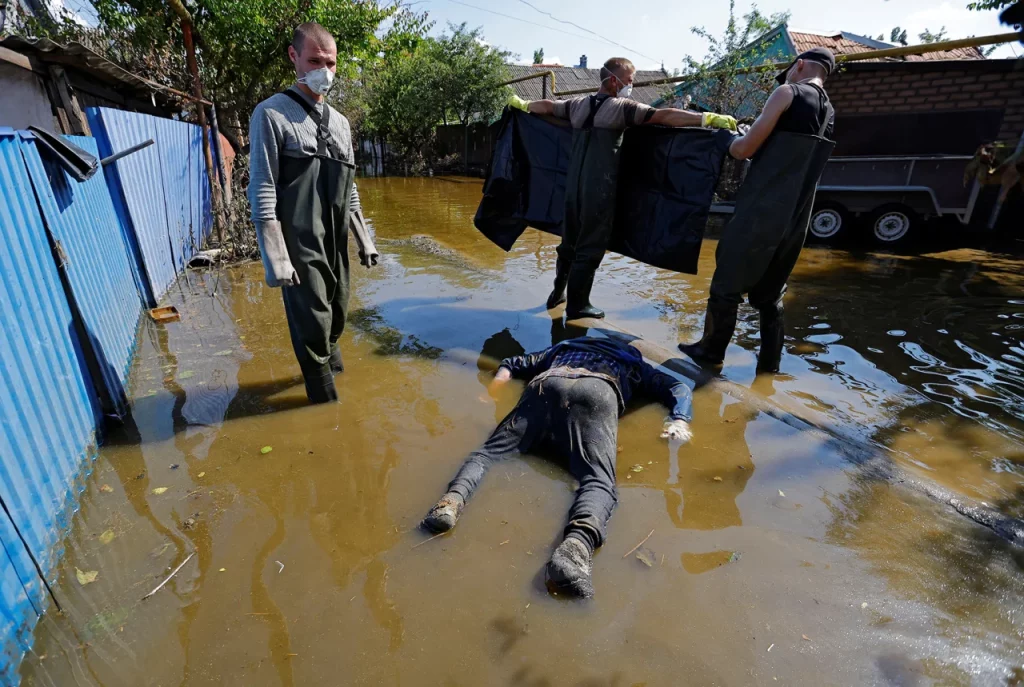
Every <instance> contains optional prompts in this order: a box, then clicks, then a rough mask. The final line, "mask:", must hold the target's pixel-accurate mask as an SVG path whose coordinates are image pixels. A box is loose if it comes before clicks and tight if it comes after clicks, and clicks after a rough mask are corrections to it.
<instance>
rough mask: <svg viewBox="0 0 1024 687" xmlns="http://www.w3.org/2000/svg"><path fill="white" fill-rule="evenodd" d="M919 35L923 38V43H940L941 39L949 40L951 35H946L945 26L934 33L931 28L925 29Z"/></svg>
mask: <svg viewBox="0 0 1024 687" xmlns="http://www.w3.org/2000/svg"><path fill="white" fill-rule="evenodd" d="M917 37H918V38H920V39H921V42H922V43H939V42H941V41H945V40H949V36H947V35H946V27H945V26H943V27H942V28H941V29H939V30H938V31H936V32H935V33H932V32H931V30H929V29H925V30H924V31H922V32H921V33H919V34H917Z"/></svg>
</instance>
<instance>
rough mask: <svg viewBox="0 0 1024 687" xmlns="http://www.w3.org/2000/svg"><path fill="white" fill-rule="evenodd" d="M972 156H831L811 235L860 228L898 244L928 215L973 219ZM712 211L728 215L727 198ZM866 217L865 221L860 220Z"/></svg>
mask: <svg viewBox="0 0 1024 687" xmlns="http://www.w3.org/2000/svg"><path fill="white" fill-rule="evenodd" d="M971 159H972V158H971V156H970V155H915V156H884V157H859V156H850V157H833V158H831V159H830V160H829V161H828V164H826V165H825V170H824V171H823V172H822V175H821V180H820V181H819V182H818V191H817V195H816V196H815V200H814V213H813V215H812V216H811V224H810V227H809V233H810V235H809V237H808V238H809V239H810V240H815V241H817V242H820V243H834V242H837V241H839V240H840V239H845V238H848V237H850V236H852V235H854V233H855V232H862V233H863V234H864V235H866V236H867V237H868V238H871V239H872V240H873V241H874V242H875V243H876V244H879V245H883V246H899V245H901V244H904V243H907V242H909V241H910V240H912V239H914V238H915V237H916V236H918V235H919V230H921V227H922V225H923V224H924V223H925V221H926V220H930V219H934V218H940V217H952V218H956V220H957V221H958V222H959V223H960V224H962V225H967V224H969V223H970V222H971V220H972V218H977V214H978V213H977V210H978V207H977V206H978V196H979V194H980V193H981V184H979V183H978V182H977V180H975V181H974V182H973V183H971V184H969V185H967V186H965V185H964V171H965V169H966V167H967V163H968V162H970V160H971ZM711 211H712V212H713V213H719V214H731V213H732V212H733V207H732V204H731V203H722V204H716V205H714V206H712V208H711ZM862 220H866V221H862Z"/></svg>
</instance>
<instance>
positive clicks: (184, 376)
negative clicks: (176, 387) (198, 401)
mask: <svg viewBox="0 0 1024 687" xmlns="http://www.w3.org/2000/svg"><path fill="white" fill-rule="evenodd" d="M195 376H196V373H195V372H193V371H192V370H185V371H184V372H182V373H181V374H179V375H178V379H189V378H191V377H195Z"/></svg>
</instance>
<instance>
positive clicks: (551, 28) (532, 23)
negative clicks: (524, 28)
mask: <svg viewBox="0 0 1024 687" xmlns="http://www.w3.org/2000/svg"><path fill="white" fill-rule="evenodd" d="M448 2H451V3H454V4H456V5H462V6H463V7H470V8H472V9H474V10H480V11H481V12H487V13H489V14H495V15H497V16H499V17H504V18H506V19H512V20H513V21H518V22H522V23H524V24H529V25H530V26H537V27H540V28H542V29H547V30H548V31H555V32H557V33H563V34H565V35H566V36H573V37H575V38H582V39H584V40H588V41H590V40H594V37H593V36H584V35H581V34H578V33H573V32H572V31H566V30H565V29H558V28H555V27H554V26H547V25H545V24H538V23H537V22H535V21H530V20H529V19H522V18H520V17H514V16H512V15H511V14H505V13H504V12H498V11H496V10H491V9H487V8H486V7H479V6H477V5H472V4H470V3H468V2H462V0H448ZM598 39H599V40H600V41H601V42H602V43H607V44H608V45H618V44H617V43H613V42H612V41H609V40H606V39H604V38H601V37H600V36H598ZM620 47H621V46H620ZM638 54H639V53H638Z"/></svg>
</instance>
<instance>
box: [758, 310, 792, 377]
mask: <svg viewBox="0 0 1024 687" xmlns="http://www.w3.org/2000/svg"><path fill="white" fill-rule="evenodd" d="M760 313H761V349H760V350H759V351H758V352H757V371H758V372H763V373H770V374H774V373H776V372H778V371H779V364H780V363H781V362H782V347H783V344H784V343H785V340H786V327H785V321H784V318H783V310H782V301H779V302H778V303H776V304H775V305H771V306H768V307H767V308H764V309H762V310H761V311H760Z"/></svg>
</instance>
